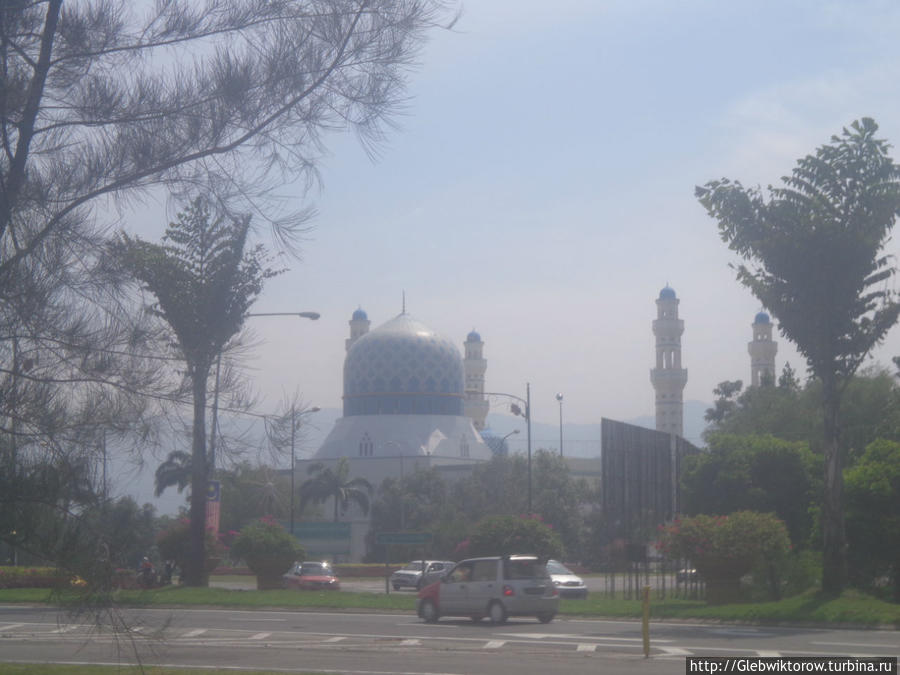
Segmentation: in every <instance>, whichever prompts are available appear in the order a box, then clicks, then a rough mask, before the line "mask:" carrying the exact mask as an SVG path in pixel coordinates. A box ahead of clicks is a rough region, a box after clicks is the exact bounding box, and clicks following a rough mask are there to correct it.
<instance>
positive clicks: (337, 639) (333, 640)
mask: <svg viewBox="0 0 900 675" xmlns="http://www.w3.org/2000/svg"><path fill="white" fill-rule="evenodd" d="M346 639H347V638H345V637H330V638H328V639H327V640H322V642H341V641H342V640H346Z"/></svg>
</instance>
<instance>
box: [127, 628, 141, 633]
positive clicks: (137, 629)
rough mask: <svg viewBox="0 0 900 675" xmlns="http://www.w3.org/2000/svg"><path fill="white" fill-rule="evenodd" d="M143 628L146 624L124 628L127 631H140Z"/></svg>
mask: <svg viewBox="0 0 900 675" xmlns="http://www.w3.org/2000/svg"><path fill="white" fill-rule="evenodd" d="M144 628H146V626H130V627H129V628H127V629H126V630H127V632H129V633H141V632H143V631H144Z"/></svg>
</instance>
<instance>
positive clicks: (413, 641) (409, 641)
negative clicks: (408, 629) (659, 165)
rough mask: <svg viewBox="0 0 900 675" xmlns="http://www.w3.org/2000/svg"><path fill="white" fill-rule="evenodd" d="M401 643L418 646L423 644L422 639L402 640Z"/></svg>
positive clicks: (406, 645)
mask: <svg viewBox="0 0 900 675" xmlns="http://www.w3.org/2000/svg"><path fill="white" fill-rule="evenodd" d="M400 644H401V645H402V646H404V647H418V646H419V645H420V644H422V641H421V640H400Z"/></svg>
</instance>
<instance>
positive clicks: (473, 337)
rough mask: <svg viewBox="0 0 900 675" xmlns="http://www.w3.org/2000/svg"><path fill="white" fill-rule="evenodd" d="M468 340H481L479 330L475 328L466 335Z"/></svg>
mask: <svg viewBox="0 0 900 675" xmlns="http://www.w3.org/2000/svg"><path fill="white" fill-rule="evenodd" d="M466 342H481V335H479V334H478V331H475V330H473V331H472V332H471V333H469V334H468V335H466Z"/></svg>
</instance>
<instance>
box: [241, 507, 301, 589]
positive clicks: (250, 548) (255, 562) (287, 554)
mask: <svg viewBox="0 0 900 675" xmlns="http://www.w3.org/2000/svg"><path fill="white" fill-rule="evenodd" d="M231 554H232V556H233V557H234V558H236V559H243V560H244V561H245V562H246V563H247V567H249V568H250V570H251V571H252V572H253V573H254V574H255V575H256V586H257V588H259V589H260V590H263V589H266V588H280V587H281V575H282V574H284V573H285V572H287V571H288V570H289V569H290V567H291V565H293V564H294V562H295V561H300V560H303V558H304V557H305V552H304V551H303V548H302V547H301V546H300V544H298V543H297V540H296V539H295V538H294V537H293V536H291V535H290V534H289V533H288V531H287V530H285V529H284V528H283V527H282V526H281V525H279V524H278V523H277V522H276V521H275V519H274V518H272V517H271V516H264V517H263V518H260V519H259V520H257V521H256V522H254V523H251V524H250V525H247V526H246V527H244V528H243V529H242V530H241V531H240V534H238V536H237V538H236V539H235V540H234V544H232V546H231Z"/></svg>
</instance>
